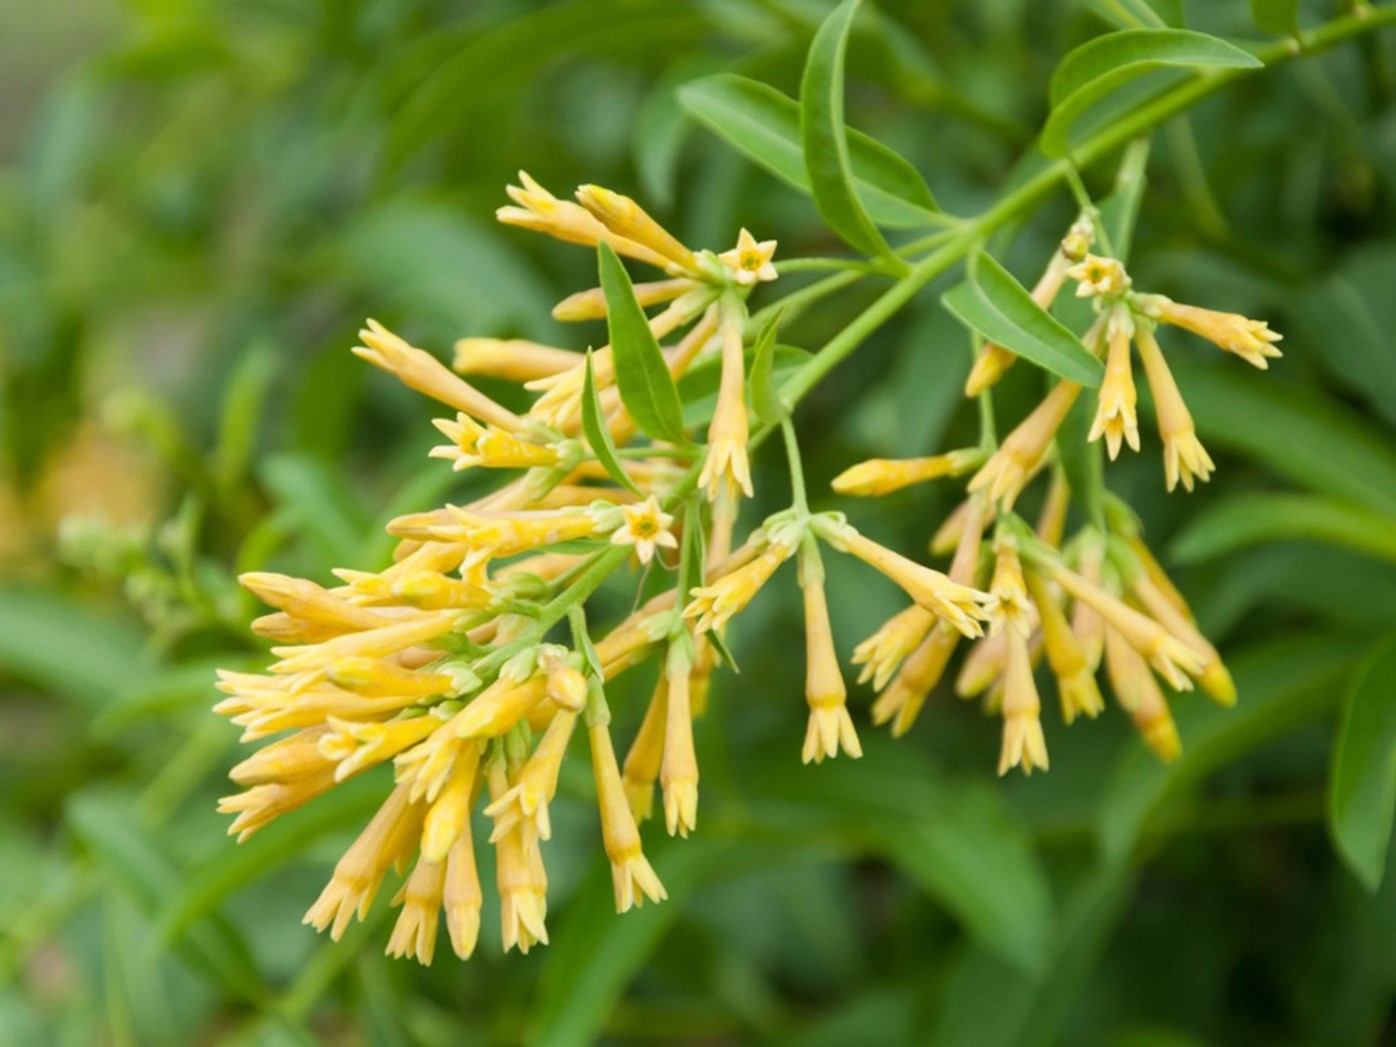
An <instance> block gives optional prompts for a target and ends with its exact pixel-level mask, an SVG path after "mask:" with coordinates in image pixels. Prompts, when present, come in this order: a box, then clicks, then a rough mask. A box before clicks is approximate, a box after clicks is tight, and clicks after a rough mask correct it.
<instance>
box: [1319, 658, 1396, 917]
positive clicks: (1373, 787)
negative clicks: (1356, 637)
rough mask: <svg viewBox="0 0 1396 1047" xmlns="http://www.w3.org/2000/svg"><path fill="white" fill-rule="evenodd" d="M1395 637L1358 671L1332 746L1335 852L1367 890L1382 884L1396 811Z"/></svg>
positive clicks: (1330, 821) (1330, 796) (1330, 820)
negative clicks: (1393, 815) (1336, 738)
mask: <svg viewBox="0 0 1396 1047" xmlns="http://www.w3.org/2000/svg"><path fill="white" fill-rule="evenodd" d="M1393 696H1396V637H1393V638H1389V639H1387V640H1385V641H1384V642H1383V643H1381V644H1380V645H1379V646H1378V647H1377V650H1376V651H1375V652H1373V654H1372V656H1371V657H1370V658H1369V659H1368V660H1367V661H1366V662H1365V663H1363V665H1362V666H1361V667H1360V668H1359V669H1358V671H1357V673H1356V675H1355V677H1354V679H1353V684H1352V687H1351V689H1350V690H1349V691H1348V693H1347V700H1346V704H1345V706H1344V709H1343V725H1342V728H1341V730H1340V731H1339V733H1338V744H1337V746H1336V747H1335V748H1334V750H1333V774H1332V779H1331V781H1330V783H1329V793H1328V825H1329V828H1330V829H1331V830H1332V832H1333V842H1334V843H1335V844H1336V845H1337V848H1338V853H1339V854H1341V855H1342V856H1343V860H1344V861H1346V862H1347V864H1348V866H1349V867H1350V868H1351V869H1352V871H1353V872H1354V873H1356V874H1357V878H1358V879H1360V880H1361V881H1362V882H1363V884H1364V885H1366V887H1367V889H1368V890H1369V891H1375V890H1376V889H1377V888H1378V887H1379V886H1381V880H1382V874H1383V873H1384V872H1385V867H1386V850H1387V844H1388V842H1389V841H1390V839H1391V819H1392V814H1393V813H1394V812H1396V701H1392V698H1393Z"/></svg>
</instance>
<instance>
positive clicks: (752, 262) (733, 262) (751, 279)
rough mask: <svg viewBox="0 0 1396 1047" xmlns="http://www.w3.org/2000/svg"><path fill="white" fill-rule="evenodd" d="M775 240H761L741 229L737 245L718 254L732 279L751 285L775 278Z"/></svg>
mask: <svg viewBox="0 0 1396 1047" xmlns="http://www.w3.org/2000/svg"><path fill="white" fill-rule="evenodd" d="M775 253H776V241H774V240H761V241H759V242H758V241H757V239H756V237H754V236H752V235H751V233H749V232H747V230H746V229H742V231H741V232H740V233H738V234H737V246H736V247H734V248H732V250H730V251H723V252H722V254H720V255H718V257H719V258H720V259H722V263H723V264H724V265H725V266H727V268H729V269H731V270H732V274H733V279H734V280H736V282H737V283H739V284H741V285H743V286H744V287H751V286H753V285H755V284H758V283H764V282H766V281H769V280H774V279H775V278H776V275H777V274H776V267H775V263H773V262H772V261H771V259H772V258H774V257H775Z"/></svg>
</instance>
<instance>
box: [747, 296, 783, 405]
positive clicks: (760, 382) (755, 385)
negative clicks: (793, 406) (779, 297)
mask: <svg viewBox="0 0 1396 1047" xmlns="http://www.w3.org/2000/svg"><path fill="white" fill-rule="evenodd" d="M782 315H784V314H783V312H778V313H776V314H775V315H773V316H772V317H771V318H770V319H769V320H767V321H766V323H765V325H764V326H762V328H761V333H760V334H759V335H757V336H756V349H755V350H754V354H753V359H752V362H751V406H752V409H753V410H755V412H756V417H757V418H759V419H760V420H761V421H762V422H764V423H766V424H767V425H773V424H775V423H776V422H779V421H780V420H781V419H782V418H784V417H785V415H786V413H787V412H786V408H785V404H783V403H781V400H780V393H779V392H777V391H776V384H775V359H776V331H777V330H778V329H779V328H780V320H781V316H782Z"/></svg>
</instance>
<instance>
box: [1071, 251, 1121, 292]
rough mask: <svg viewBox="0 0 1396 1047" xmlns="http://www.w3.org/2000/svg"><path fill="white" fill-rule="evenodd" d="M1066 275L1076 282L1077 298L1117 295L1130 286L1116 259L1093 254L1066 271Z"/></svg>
mask: <svg viewBox="0 0 1396 1047" xmlns="http://www.w3.org/2000/svg"><path fill="white" fill-rule="evenodd" d="M1066 275H1067V276H1069V277H1071V278H1072V279H1073V280H1075V281H1076V282H1077V287H1076V297H1077V298H1089V297H1090V296H1091V295H1102V296H1109V295H1117V294H1120V293H1121V292H1123V291H1127V290H1129V285H1130V279H1129V274H1128V273H1126V272H1125V267H1124V266H1122V265H1121V264H1120V263H1119V262H1118V261H1117V260H1116V259H1114V258H1102V257H1100V255H1094V254H1088V255H1086V257H1085V258H1083V259H1082V260H1081V261H1080V262H1078V263H1077V264H1076V265H1073V266H1072V267H1071V268H1070V269H1068V270H1067V271H1066Z"/></svg>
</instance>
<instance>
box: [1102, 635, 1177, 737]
mask: <svg viewBox="0 0 1396 1047" xmlns="http://www.w3.org/2000/svg"><path fill="white" fill-rule="evenodd" d="M1105 672H1106V675H1107V676H1109V678H1110V688H1111V690H1113V691H1114V692H1115V698H1116V699H1117V700H1118V701H1119V703H1120V705H1121V706H1122V707H1123V708H1124V709H1125V711H1126V712H1128V713H1129V716H1130V720H1131V721H1133V723H1134V726H1135V728H1136V729H1138V731H1139V733H1140V735H1141V736H1142V737H1143V739H1144V741H1145V743H1146V744H1147V745H1148V746H1149V748H1150V749H1152V750H1153V751H1154V753H1155V755H1157V756H1158V758H1159V759H1160V760H1162V761H1163V762H1164V763H1172V762H1173V761H1174V760H1176V759H1177V758H1178V757H1179V755H1180V754H1181V753H1182V751H1183V746H1182V742H1181V741H1180V740H1179V738H1178V727H1177V725H1176V724H1175V723H1174V722H1173V714H1172V712H1171V711H1170V710H1169V708H1168V702H1167V700H1166V699H1165V698H1164V696H1163V691H1162V690H1161V689H1160V688H1159V685H1158V681H1157V680H1155V679H1154V674H1153V673H1152V672H1150V671H1149V666H1148V664H1147V663H1145V661H1144V658H1143V656H1142V655H1140V653H1139V652H1138V651H1136V650H1135V649H1134V647H1133V646H1132V645H1131V644H1130V643H1129V642H1128V641H1127V640H1126V639H1125V638H1124V636H1122V635H1121V634H1120V632H1119V631H1118V630H1116V629H1113V628H1111V627H1110V626H1108V625H1107V626H1106V627H1105Z"/></svg>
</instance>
